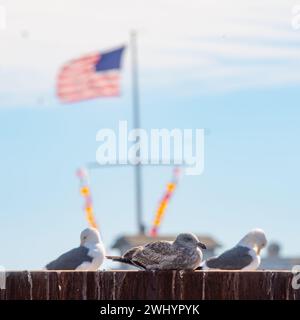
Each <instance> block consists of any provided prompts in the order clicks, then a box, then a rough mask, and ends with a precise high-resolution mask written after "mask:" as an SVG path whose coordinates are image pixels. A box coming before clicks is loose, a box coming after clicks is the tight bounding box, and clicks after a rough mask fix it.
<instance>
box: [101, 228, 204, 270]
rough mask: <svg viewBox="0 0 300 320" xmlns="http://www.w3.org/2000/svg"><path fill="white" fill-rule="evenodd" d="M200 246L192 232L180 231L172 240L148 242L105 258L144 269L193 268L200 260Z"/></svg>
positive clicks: (201, 246) (202, 246) (202, 245)
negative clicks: (121, 254) (119, 255)
mask: <svg viewBox="0 0 300 320" xmlns="http://www.w3.org/2000/svg"><path fill="white" fill-rule="evenodd" d="M200 248H202V249H206V246H205V245H204V244H203V243H201V242H200V241H199V240H198V238H197V237H196V236H195V235H194V234H192V233H180V234H179V235H178V236H177V237H176V239H175V241H174V242H169V241H155V242H150V243H148V244H146V245H144V246H139V247H134V248H132V249H130V250H128V251H127V252H125V254H124V255H123V256H122V257H117V256H107V258H108V259H111V260H113V261H118V262H122V263H126V264H130V265H133V266H136V267H138V268H141V269H144V270H183V269H190V270H194V269H195V268H197V267H198V266H199V264H200V263H201V260H202V252H201V250H200Z"/></svg>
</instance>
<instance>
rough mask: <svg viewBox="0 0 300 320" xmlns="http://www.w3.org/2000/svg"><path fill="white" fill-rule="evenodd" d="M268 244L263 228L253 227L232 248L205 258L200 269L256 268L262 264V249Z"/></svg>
mask: <svg viewBox="0 0 300 320" xmlns="http://www.w3.org/2000/svg"><path fill="white" fill-rule="evenodd" d="M266 245H267V238H266V235H265V233H264V231H263V230H261V229H253V230H252V231H250V232H249V233H247V234H246V235H245V236H244V237H243V238H242V240H241V241H240V242H239V243H238V244H237V245H236V246H235V247H233V248H232V249H230V250H227V251H225V252H224V253H222V254H221V255H219V256H217V257H212V258H209V259H207V260H205V261H204V262H203V263H202V264H201V265H200V267H199V268H197V269H198V270H211V269H223V270H256V269H257V268H258V267H259V265H260V260H261V259H260V251H261V249H262V248H264V247H265V246H266Z"/></svg>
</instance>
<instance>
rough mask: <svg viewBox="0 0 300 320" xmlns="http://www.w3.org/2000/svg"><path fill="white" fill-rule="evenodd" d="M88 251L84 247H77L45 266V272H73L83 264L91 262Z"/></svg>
mask: <svg viewBox="0 0 300 320" xmlns="http://www.w3.org/2000/svg"><path fill="white" fill-rule="evenodd" d="M88 252H89V249H88V248H86V247H78V248H75V249H72V250H70V251H68V252H66V253H64V254H62V255H61V256H60V257H58V258H57V259H56V260H54V261H52V262H50V263H48V264H47V265H46V269H47V270H75V269H76V268H77V267H78V266H80V265H81V264H82V263H83V262H92V261H93V258H92V257H90V256H89V255H88Z"/></svg>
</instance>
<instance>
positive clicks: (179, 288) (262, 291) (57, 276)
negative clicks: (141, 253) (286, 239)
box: [0, 271, 300, 300]
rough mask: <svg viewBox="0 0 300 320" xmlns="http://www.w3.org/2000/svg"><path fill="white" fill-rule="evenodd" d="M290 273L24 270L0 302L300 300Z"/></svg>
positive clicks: (11, 277)
mask: <svg viewBox="0 0 300 320" xmlns="http://www.w3.org/2000/svg"><path fill="white" fill-rule="evenodd" d="M292 278H293V274H292V273H291V272H289V271H256V272H251V271H248V272H246V271H245V272H240V271H206V272H204V271H156V272H146V271H103V272H102V271H100V272H68V271H64V272H55V271H51V272H48V271H45V272H44V271H38V272H37V271H32V272H30V271H22V272H7V273H6V289H5V290H0V299H1V300H16V299H22V300H23V299H24V300H36V299H37V300H49V299H54V300H66V299H67V300H86V299H89V300H119V299H121V300H128V299H155V300H166V299H171V300H172V299H176V300H179V299H182V300H185V299H186V300H210V299H217V300H220V299H226V300H227V299H230V300H234V299H243V300H247V299H263V300H277V299H283V300H299V299H300V290H294V289H293V288H292Z"/></svg>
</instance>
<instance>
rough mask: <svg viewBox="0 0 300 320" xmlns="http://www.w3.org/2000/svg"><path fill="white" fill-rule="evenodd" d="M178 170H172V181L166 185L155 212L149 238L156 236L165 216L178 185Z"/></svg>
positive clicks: (177, 168) (176, 168)
mask: <svg viewBox="0 0 300 320" xmlns="http://www.w3.org/2000/svg"><path fill="white" fill-rule="evenodd" d="M180 173H181V171H180V168H179V167H175V168H174V169H173V175H172V179H171V181H170V182H169V183H168V184H167V189H166V191H165V193H164V195H163V197H162V199H161V201H160V203H159V206H158V209H157V211H156V214H155V217H154V221H153V224H152V227H151V229H150V236H151V237H155V236H157V234H158V230H159V227H160V225H161V222H162V218H163V217H164V215H165V211H166V209H167V206H168V204H169V202H170V200H171V198H172V196H173V194H174V192H175V190H176V187H177V185H178V181H179V178H180Z"/></svg>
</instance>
